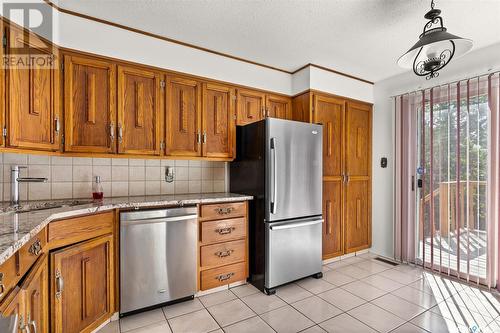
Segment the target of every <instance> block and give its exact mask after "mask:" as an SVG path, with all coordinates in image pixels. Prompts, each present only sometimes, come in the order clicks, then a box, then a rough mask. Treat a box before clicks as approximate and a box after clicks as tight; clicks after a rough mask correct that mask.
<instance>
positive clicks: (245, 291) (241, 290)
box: [230, 283, 261, 298]
mask: <svg viewBox="0 0 500 333" xmlns="http://www.w3.org/2000/svg"><path fill="white" fill-rule="evenodd" d="M230 290H231V291H232V292H233V294H235V295H236V296H238V297H239V298H242V297H245V296H248V295H253V294H256V293H260V292H261V291H260V290H259V289H257V288H255V287H254V286H253V285H251V284H250V283H248V284H244V285H242V286H238V287H234V288H231V289H230Z"/></svg>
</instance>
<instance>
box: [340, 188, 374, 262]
mask: <svg viewBox="0 0 500 333" xmlns="http://www.w3.org/2000/svg"><path fill="white" fill-rule="evenodd" d="M370 197H371V196H370V184H369V180H353V179H351V180H349V183H348V184H347V186H346V208H345V215H346V216H345V228H346V230H345V252H346V253H351V252H355V251H360V250H363V249H366V248H369V247H370V246H371V223H370V216H371V209H370V202H369V201H370Z"/></svg>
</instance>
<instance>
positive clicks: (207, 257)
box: [200, 239, 246, 267]
mask: <svg viewBox="0 0 500 333" xmlns="http://www.w3.org/2000/svg"><path fill="white" fill-rule="evenodd" d="M245 244H246V242H245V240H244V239H242V240H237V241H232V242H226V243H221V244H214V245H206V246H202V247H201V260H200V264H201V267H214V266H223V265H228V264H232V263H235V262H240V261H244V260H245V253H246V251H245Z"/></svg>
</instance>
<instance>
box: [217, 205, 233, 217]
mask: <svg viewBox="0 0 500 333" xmlns="http://www.w3.org/2000/svg"><path fill="white" fill-rule="evenodd" d="M233 210H234V208H233V207H219V208H215V212H216V213H217V214H219V215H227V214H230V213H231V212H232V211H233Z"/></svg>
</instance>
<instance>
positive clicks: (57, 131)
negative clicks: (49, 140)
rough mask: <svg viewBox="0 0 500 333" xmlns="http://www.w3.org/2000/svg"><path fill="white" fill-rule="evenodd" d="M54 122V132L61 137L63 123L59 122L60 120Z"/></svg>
mask: <svg viewBox="0 0 500 333" xmlns="http://www.w3.org/2000/svg"><path fill="white" fill-rule="evenodd" d="M54 122H55V125H54V131H55V132H56V135H59V131H60V130H61V123H60V122H59V118H56V119H54Z"/></svg>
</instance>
